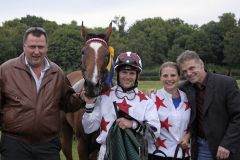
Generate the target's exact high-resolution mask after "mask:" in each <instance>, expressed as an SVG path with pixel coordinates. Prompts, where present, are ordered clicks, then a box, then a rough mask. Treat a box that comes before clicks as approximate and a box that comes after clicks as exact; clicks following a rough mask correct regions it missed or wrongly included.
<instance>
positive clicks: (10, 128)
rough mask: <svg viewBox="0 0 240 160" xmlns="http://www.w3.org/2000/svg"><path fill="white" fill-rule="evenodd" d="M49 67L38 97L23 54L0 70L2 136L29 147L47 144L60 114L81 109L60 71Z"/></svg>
mask: <svg viewBox="0 0 240 160" xmlns="http://www.w3.org/2000/svg"><path fill="white" fill-rule="evenodd" d="M49 64H50V68H49V69H48V70H47V71H46V73H45V75H44V77H43V80H42V83H41V86H40V89H39V92H38V93H37V89H36V84H35V80H34V78H33V76H32V74H31V72H30V70H29V68H28V67H27V66H26V64H25V60H24V53H23V54H21V55H20V56H19V57H17V58H14V59H12V60H9V61H7V62H5V63H3V64H2V65H1V66H0V91H1V92H0V104H1V114H2V116H1V123H2V124H1V125H2V132H3V133H5V134H7V135H9V136H12V137H15V138H17V139H20V140H23V141H25V142H28V143H42V142H47V141H49V140H51V139H52V138H54V137H56V136H57V135H58V133H59V130H60V110H63V111H65V112H73V111H76V110H78V109H79V108H80V106H82V105H81V104H80V103H83V101H81V99H80V98H79V96H77V95H76V93H75V92H74V90H73V89H72V88H71V86H70V83H69V81H68V80H67V78H66V76H65V75H64V73H63V71H62V70H61V69H60V68H59V67H58V66H57V65H56V64H54V63H53V62H51V61H49ZM79 123H80V122H79Z"/></svg>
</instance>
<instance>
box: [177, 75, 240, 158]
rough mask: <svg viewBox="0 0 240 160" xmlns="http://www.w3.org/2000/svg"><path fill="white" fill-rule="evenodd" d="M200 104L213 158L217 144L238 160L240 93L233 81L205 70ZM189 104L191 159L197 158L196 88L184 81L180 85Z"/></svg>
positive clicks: (239, 149)
mask: <svg viewBox="0 0 240 160" xmlns="http://www.w3.org/2000/svg"><path fill="white" fill-rule="evenodd" d="M207 75H208V79H207V85H206V90H205V96H204V106H203V130H204V132H205V136H206V139H207V141H208V143H209V147H210V150H211V152H212V155H213V158H215V157H216V154H217V149H218V146H219V145H220V146H223V147H225V148H227V149H229V150H230V152H231V153H230V160H240V153H239V152H240V93H239V88H238V86H237V83H236V80H234V79H233V78H231V77H228V76H224V75H219V74H214V73H210V72H208V74H207ZM180 89H181V90H183V91H184V92H185V93H186V94H187V97H188V100H189V103H190V105H191V108H192V109H191V118H190V125H189V126H190V128H191V131H192V141H191V142H192V144H191V147H192V148H191V149H192V159H193V160H197V133H196V91H195V88H194V87H193V85H192V84H191V83H190V82H188V81H186V82H184V83H183V84H182V85H181V86H180Z"/></svg>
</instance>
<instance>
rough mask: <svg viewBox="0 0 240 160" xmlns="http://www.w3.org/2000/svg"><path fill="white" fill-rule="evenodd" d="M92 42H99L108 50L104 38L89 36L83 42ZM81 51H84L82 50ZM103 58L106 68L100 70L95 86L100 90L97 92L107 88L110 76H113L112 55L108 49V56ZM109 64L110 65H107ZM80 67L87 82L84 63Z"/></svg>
mask: <svg viewBox="0 0 240 160" xmlns="http://www.w3.org/2000/svg"><path fill="white" fill-rule="evenodd" d="M92 42H101V43H102V44H103V46H104V47H105V48H107V49H108V50H109V45H108V43H107V42H106V41H105V40H104V39H101V38H90V39H88V40H87V41H86V42H85V45H87V44H89V43H92ZM82 52H84V50H83V51H82ZM104 58H105V59H104V61H105V60H106V61H107V64H108V65H107V66H106V68H105V69H104V70H102V71H101V72H100V74H101V78H100V79H99V80H98V83H97V84H98V85H97V87H98V89H99V91H100V93H99V94H101V93H102V92H104V91H105V88H106V89H107V88H108V87H109V86H110V82H111V80H112V76H113V55H111V53H110V51H108V56H105V57H104ZM109 65H110V67H109ZM111 66H112V67H111ZM81 69H82V71H83V72H82V73H83V78H84V79H85V82H86V83H87V78H86V75H85V71H86V68H85V66H84V63H82V64H81ZM111 72H112V73H111ZM109 76H110V77H109ZM86 85H87V84H86Z"/></svg>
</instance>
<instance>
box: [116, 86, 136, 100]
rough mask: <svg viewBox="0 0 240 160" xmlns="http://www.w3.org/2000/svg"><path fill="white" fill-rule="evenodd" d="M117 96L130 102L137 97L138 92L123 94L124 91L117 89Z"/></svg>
mask: <svg viewBox="0 0 240 160" xmlns="http://www.w3.org/2000/svg"><path fill="white" fill-rule="evenodd" d="M115 95H116V96H117V98H119V99H124V98H127V99H128V100H133V99H134V98H135V97H136V92H135V90H131V91H126V92H123V91H122V89H120V88H119V87H117V88H116V90H115Z"/></svg>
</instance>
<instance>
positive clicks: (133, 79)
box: [81, 52, 160, 160]
mask: <svg viewBox="0 0 240 160" xmlns="http://www.w3.org/2000/svg"><path fill="white" fill-rule="evenodd" d="M115 71H116V72H117V85H116V86H114V87H112V88H111V89H109V90H108V91H107V92H105V93H104V94H103V95H101V96H99V97H98V98H97V99H96V98H89V97H87V96H86V95H85V94H84V91H82V93H81V97H82V98H83V99H84V100H85V102H86V106H85V108H86V112H85V113H84V115H83V119H82V123H83V128H84V131H85V133H87V134H89V133H92V132H94V131H96V130H98V129H99V128H100V135H99V136H98V137H97V139H96V141H97V142H98V143H99V144H101V147H100V153H99V158H98V159H100V160H102V159H104V155H105V152H106V138H107V135H108V131H109V129H110V128H111V126H112V125H113V123H114V122H115V121H116V123H117V124H118V125H119V127H120V128H122V129H125V128H130V129H132V130H134V131H135V132H136V133H140V134H141V133H142V132H143V125H142V124H143V122H145V121H146V122H147V123H148V124H149V125H150V126H152V127H153V128H154V134H155V136H157V137H158V136H159V133H160V122H159V118H158V115H157V110H156V106H155V104H154V102H153V101H152V100H151V99H150V98H149V97H147V96H145V95H144V93H143V92H142V91H140V90H139V89H138V78H139V76H140V73H141V71H142V63H141V58H140V57H139V56H138V54H137V53H134V52H124V53H121V54H120V55H119V56H118V57H117V60H116V64H115ZM113 102H116V104H117V110H118V111H121V112H122V113H124V114H126V115H128V116H129V117H132V118H133V119H127V118H125V117H124V116H122V117H120V118H117V116H116V110H115V108H114V105H113ZM155 149H156V148H155V145H154V141H153V140H152V139H151V138H148V153H153V151H155Z"/></svg>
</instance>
